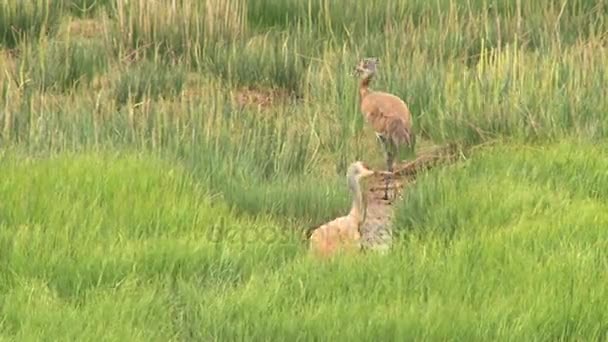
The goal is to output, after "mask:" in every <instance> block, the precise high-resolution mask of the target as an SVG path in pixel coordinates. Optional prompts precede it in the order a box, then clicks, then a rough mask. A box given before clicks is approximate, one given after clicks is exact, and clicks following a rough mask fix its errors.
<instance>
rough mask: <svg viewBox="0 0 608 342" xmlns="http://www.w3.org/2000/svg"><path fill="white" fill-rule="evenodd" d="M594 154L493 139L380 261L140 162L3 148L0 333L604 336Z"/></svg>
mask: <svg viewBox="0 0 608 342" xmlns="http://www.w3.org/2000/svg"><path fill="white" fill-rule="evenodd" d="M605 148H606V147H605V146H604V145H602V146H600V147H595V146H593V145H591V144H584V145H579V146H577V145H571V144H568V143H560V144H550V145H545V146H542V147H539V148H538V150H531V149H530V148H529V147H523V148H522V147H517V146H514V147H497V148H492V149H489V150H487V151H486V152H484V153H482V154H480V155H477V156H474V157H472V159H471V160H470V161H468V162H466V163H463V164H461V166H460V167H456V168H457V169H456V170H453V171H452V172H449V171H444V170H437V171H432V172H431V173H430V174H429V175H428V176H426V177H425V178H423V179H420V180H419V181H418V183H417V185H416V186H415V188H414V190H413V191H412V192H411V193H410V195H408V197H407V198H406V200H405V201H404V202H402V203H401V205H400V207H399V208H398V213H399V214H398V215H399V217H398V218H397V221H396V224H397V226H398V227H400V228H402V229H406V230H408V231H409V234H408V236H407V238H405V239H400V240H398V241H397V243H396V244H395V245H394V248H393V251H392V254H391V255H390V256H379V255H378V256H374V255H366V256H360V257H358V258H355V259H351V258H342V259H338V260H334V261H330V262H322V263H319V262H318V261H314V260H312V259H309V258H308V257H307V256H306V255H305V250H304V246H303V245H302V244H301V242H300V240H299V237H298V231H299V229H301V227H299V226H298V223H294V222H291V223H288V222H284V220H283V219H281V217H280V216H270V215H256V216H251V215H246V214H237V213H235V212H234V211H233V210H231V209H230V207H229V206H228V205H227V204H226V203H225V202H224V201H222V200H221V198H220V197H218V196H216V194H215V193H214V192H213V191H209V189H208V188H207V186H206V185H204V184H203V183H199V182H198V181H197V177H196V176H195V175H193V174H192V173H190V172H189V171H188V170H187V169H186V168H184V167H183V166H181V165H175V164H173V163H170V162H168V161H166V160H162V159H161V158H158V157H154V156H151V155H150V154H143V153H139V154H134V153H131V152H129V153H124V152H122V153H116V152H114V153H110V152H97V153H86V154H82V153H79V154H65V153H62V154H60V155H57V156H55V157H53V158H23V155H20V154H19V153H17V152H9V153H7V154H6V155H5V156H3V159H2V163H1V164H0V171H2V174H3V175H4V177H2V178H0V196H2V198H11V199H12V200H11V201H3V202H0V226H1V227H2V230H1V231H2V233H1V234H0V245H1V246H2V247H3V248H2V249H1V250H0V266H2V268H1V269H2V270H3V272H0V288H1V289H2V291H1V293H2V294H1V295H0V303H2V305H0V308H1V309H0V312H1V316H2V320H0V334H1V335H2V336H3V337H4V338H9V339H15V340H24V339H39V338H42V337H44V338H53V339H67V338H70V339H91V338H95V339H99V338H102V339H134V340H151V339H152V340H156V339H188V340H192V339H194V340H206V339H214V340H217V339H219V340H233V339H243V338H253V339H263V338H272V339H292V338H293V339H329V338H338V339H340V338H345V339H346V338H348V339H350V340H366V341H367V340H370V339H379V338H382V339H384V340H403V339H417V340H437V339H440V340H442V339H450V338H451V339H458V340H488V339H493V340H495V339H498V340H504V339H517V340H572V339H582V340H602V339H605V338H606V337H607V335H606V334H607V333H608V326H607V325H606V323H605V322H606V314H605V310H603V306H602V303H604V302H605V301H606V300H607V299H608V292H607V291H606V289H605V286H604V284H605V282H606V280H607V279H606V274H605V272H602V271H601V270H602V269H605V267H606V266H607V265H606V260H608V258H607V255H606V250H607V247H608V246H606V241H608V239H607V236H606V233H605V231H604V230H603V229H601V227H602V225H603V224H605V221H606V220H607V219H608V217H607V216H606V214H605V212H606V210H605V209H606V208H604V206H605V197H606V196H605V195H606V194H605V193H604V192H605V191H604V192H602V191H601V189H600V188H599V187H596V186H595V185H596V184H602V182H604V181H605V180H606V177H605V171H604V170H605V165H604V164H605V163H604V162H603V160H602V158H601V153H602V152H603V151H604V150H605ZM572 175H574V176H577V177H572ZM598 189H599V190H598ZM506 190H510V191H508V192H506ZM446 238H449V239H448V240H446ZM294 314H297V318H296V317H294ZM254 322H255V324H254ZM346 328H348V329H346Z"/></svg>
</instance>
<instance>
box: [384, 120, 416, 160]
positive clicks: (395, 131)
mask: <svg viewBox="0 0 608 342" xmlns="http://www.w3.org/2000/svg"><path fill="white" fill-rule="evenodd" d="M389 128H390V129H389V132H390V139H391V141H392V143H393V145H394V146H395V147H397V149H398V156H397V157H398V158H399V159H400V160H402V159H407V158H408V157H410V156H411V155H412V154H413V153H414V151H415V148H416V135H415V134H414V132H413V131H412V129H411V128H410V127H407V126H406V125H405V123H404V122H403V121H394V122H393V123H392V124H391V127H389Z"/></svg>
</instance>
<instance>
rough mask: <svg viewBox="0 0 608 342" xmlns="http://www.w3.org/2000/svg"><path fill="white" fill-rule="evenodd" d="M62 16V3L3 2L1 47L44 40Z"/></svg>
mask: <svg viewBox="0 0 608 342" xmlns="http://www.w3.org/2000/svg"><path fill="white" fill-rule="evenodd" d="M62 15H63V11H62V2H61V1H52V0H34V1H2V3H0V47H2V46H5V47H9V48H14V47H16V46H17V45H18V44H19V42H20V41H22V40H23V39H25V38H29V39H30V40H32V41H36V40H38V39H39V38H42V37H43V36H45V35H46V34H48V33H50V32H52V31H53V30H54V29H55V27H56V25H57V24H58V23H59V20H60V19H61V16H62Z"/></svg>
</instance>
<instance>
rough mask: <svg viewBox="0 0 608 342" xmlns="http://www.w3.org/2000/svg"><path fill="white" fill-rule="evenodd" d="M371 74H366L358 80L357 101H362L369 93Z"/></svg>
mask: <svg viewBox="0 0 608 342" xmlns="http://www.w3.org/2000/svg"><path fill="white" fill-rule="evenodd" d="M372 78H373V74H367V75H365V76H363V77H362V78H361V79H360V80H359V99H361V100H363V98H365V97H366V96H367V95H368V94H369V93H370V92H371V90H370V89H369V85H370V83H372Z"/></svg>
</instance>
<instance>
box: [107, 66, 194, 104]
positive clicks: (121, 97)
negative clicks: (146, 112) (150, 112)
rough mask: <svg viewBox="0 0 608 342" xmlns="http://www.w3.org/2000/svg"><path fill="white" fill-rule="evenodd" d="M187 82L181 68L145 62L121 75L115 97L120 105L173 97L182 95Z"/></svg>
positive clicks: (117, 82)
mask: <svg viewBox="0 0 608 342" xmlns="http://www.w3.org/2000/svg"><path fill="white" fill-rule="evenodd" d="M185 82H186V74H185V72H184V70H183V69H182V68H181V67H179V66H173V67H171V66H166V65H162V64H156V63H154V62H152V61H148V60H144V61H142V62H139V63H137V64H136V65H135V66H132V67H130V68H128V69H126V70H125V72H124V73H121V75H120V77H119V78H118V80H117V81H116V85H115V88H114V89H115V90H114V93H115V95H114V96H115V99H116V103H117V104H118V105H123V104H126V103H127V102H131V103H139V102H141V101H142V100H143V99H144V98H149V99H158V98H161V97H165V98H166V97H172V96H177V95H179V94H180V92H181V91H182V89H183V86H184V84H185Z"/></svg>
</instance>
